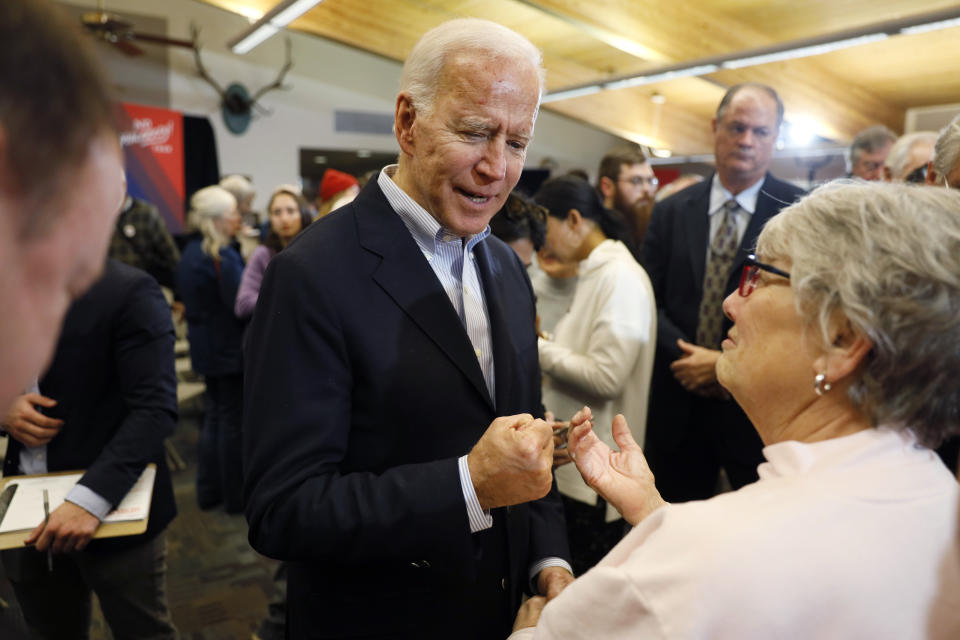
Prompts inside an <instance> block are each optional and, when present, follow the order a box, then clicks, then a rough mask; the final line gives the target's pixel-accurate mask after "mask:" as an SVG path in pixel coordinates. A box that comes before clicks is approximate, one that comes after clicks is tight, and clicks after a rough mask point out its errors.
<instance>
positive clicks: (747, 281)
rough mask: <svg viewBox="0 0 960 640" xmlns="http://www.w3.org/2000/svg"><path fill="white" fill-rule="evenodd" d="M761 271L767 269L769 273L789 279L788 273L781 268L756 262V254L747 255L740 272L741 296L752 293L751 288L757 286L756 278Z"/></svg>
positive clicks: (757, 278)
mask: <svg viewBox="0 0 960 640" xmlns="http://www.w3.org/2000/svg"><path fill="white" fill-rule="evenodd" d="M761 271H769V272H770V273H775V274H777V275H778V276H783V277H784V278H786V279H787V280H789V279H790V274H789V273H787V272H786V271H784V270H783V269H777V268H776V267H774V266H771V265H769V264H764V263H762V262H757V256H755V255H749V256H747V260H746V262H745V263H744V265H743V271H742V272H740V295H741V296H743V297H744V298H746V297H747V296H749V295H750V294H751V293H753V290H754V289H756V288H757V280H759V279H760V272H761Z"/></svg>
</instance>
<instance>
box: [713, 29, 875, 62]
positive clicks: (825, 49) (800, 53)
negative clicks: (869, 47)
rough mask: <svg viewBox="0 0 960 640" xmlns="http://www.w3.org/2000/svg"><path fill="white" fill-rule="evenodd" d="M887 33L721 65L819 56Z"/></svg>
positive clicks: (739, 59) (763, 55)
mask: <svg viewBox="0 0 960 640" xmlns="http://www.w3.org/2000/svg"><path fill="white" fill-rule="evenodd" d="M886 39H887V34H885V33H870V34H867V35H865V36H858V37H856V38H847V39H845V40H834V41H833V42H824V43H823V44H815V45H811V46H809V47H799V48H797V49H787V50H785V51H774V52H773V53H764V54H761V55H758V56H750V57H749V58H737V59H735V60H726V61H725V62H722V63H721V64H720V66H722V67H723V68H724V69H739V68H740V67H752V66H755V65H758V64H767V63H769V62H779V61H781V60H794V59H796V58H806V57H809V56H819V55H823V54H824V53H830V52H831V51H838V50H840V49H846V48H848V47H857V46H860V45H862V44H869V43H871V42H879V41H880V40H886Z"/></svg>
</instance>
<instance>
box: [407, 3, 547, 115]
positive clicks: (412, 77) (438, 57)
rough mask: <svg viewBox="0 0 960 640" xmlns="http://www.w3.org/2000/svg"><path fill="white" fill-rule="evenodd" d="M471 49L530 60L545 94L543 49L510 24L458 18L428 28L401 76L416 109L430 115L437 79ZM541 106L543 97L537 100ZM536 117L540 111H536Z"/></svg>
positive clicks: (509, 59) (480, 52) (408, 59)
mask: <svg viewBox="0 0 960 640" xmlns="http://www.w3.org/2000/svg"><path fill="white" fill-rule="evenodd" d="M464 52H470V53H471V54H474V55H487V56H489V57H491V58H494V59H501V60H507V61H511V60H512V61H517V60H520V61H526V62H528V63H529V64H531V65H533V67H534V69H536V70H537V75H538V78H539V80H540V87H539V94H540V95H541V96H542V95H543V87H544V70H543V64H542V63H543V56H542V55H541V54H540V50H539V49H537V48H536V47H535V46H533V44H532V43H531V42H530V41H529V40H527V39H526V38H525V37H523V36H522V35H520V34H519V33H517V32H516V31H513V30H512V29H508V28H507V27H505V26H503V25H501V24H497V23H496V22H491V21H490V20H483V19H481V18H457V19H455V20H450V21H448V22H444V23H443V24H441V25H439V26H437V27H434V28H433V29H431V30H430V31H427V32H426V33H425V34H424V35H423V37H422V38H420V41H419V42H417V44H416V45H415V46H414V47H413V51H411V52H410V55H409V56H408V57H407V60H406V62H405V63H404V65H403V72H402V74H401V76H400V92H402V93H407V94H408V95H409V96H410V99H411V102H412V103H413V108H414V109H415V110H416V111H417V112H418V113H421V114H425V115H429V114H430V113H431V111H432V110H433V103H434V99H435V98H436V95H437V84H438V82H437V80H438V78H440V75H441V72H442V71H443V68H444V66H445V65H446V64H447V62H449V60H450V58H451V57H452V56H453V55H456V54H458V53H464ZM537 108H538V109H539V100H538V102H537ZM534 117H536V113H534Z"/></svg>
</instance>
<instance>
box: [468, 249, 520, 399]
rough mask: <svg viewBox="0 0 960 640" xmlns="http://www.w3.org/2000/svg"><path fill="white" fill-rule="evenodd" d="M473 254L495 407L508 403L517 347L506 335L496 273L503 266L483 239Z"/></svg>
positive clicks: (500, 278)
mask: <svg viewBox="0 0 960 640" xmlns="http://www.w3.org/2000/svg"><path fill="white" fill-rule="evenodd" d="M473 253H474V255H476V257H477V268H478V270H479V271H480V280H481V282H483V292H484V297H485V299H486V303H487V316H488V317H489V319H490V338H491V341H492V342H493V363H494V371H495V373H496V385H495V387H496V388H495V392H496V395H497V402H496V406H497V407H500V408H503V407H507V406H509V403H508V400H507V394H508V393H509V392H510V389H511V388H512V387H513V377H514V358H515V356H516V353H517V350H516V348H515V347H514V344H513V339H512V338H511V337H510V328H509V326H508V325H507V318H506V313H505V311H506V310H505V309H504V308H503V302H504V300H506V297H505V294H504V292H503V275H502V274H501V273H500V272H501V270H502V269H503V265H501V264H500V262H499V260H497V258H496V256H494V255H493V253H492V252H491V251H490V248H489V247H488V246H487V242H486V241H484V242H481V243H479V244H477V246H476V247H475V248H474V250H473Z"/></svg>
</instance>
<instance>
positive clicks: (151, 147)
mask: <svg viewBox="0 0 960 640" xmlns="http://www.w3.org/2000/svg"><path fill="white" fill-rule="evenodd" d="M121 106H122V107H123V110H124V112H126V114H127V115H128V116H129V118H130V121H129V124H128V126H127V127H126V130H125V131H124V132H123V133H121V134H120V143H121V144H122V145H123V153H124V160H125V162H126V171H127V191H128V192H129V193H130V195H132V196H133V197H135V198H140V199H141V200H146V201H147V202H149V203H151V204H153V205H154V206H156V207H157V209H158V210H159V211H160V215H161V217H163V219H164V221H165V222H166V223H167V226H168V227H169V228H170V231H171V232H172V233H181V232H182V231H183V227H184V219H183V218H184V214H183V201H184V196H185V193H184V190H185V188H184V170H183V114H182V113H180V112H179V111H171V110H170V109H161V108H159V107H149V106H146V105H141V104H130V103H126V102H125V103H122V104H121Z"/></svg>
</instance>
